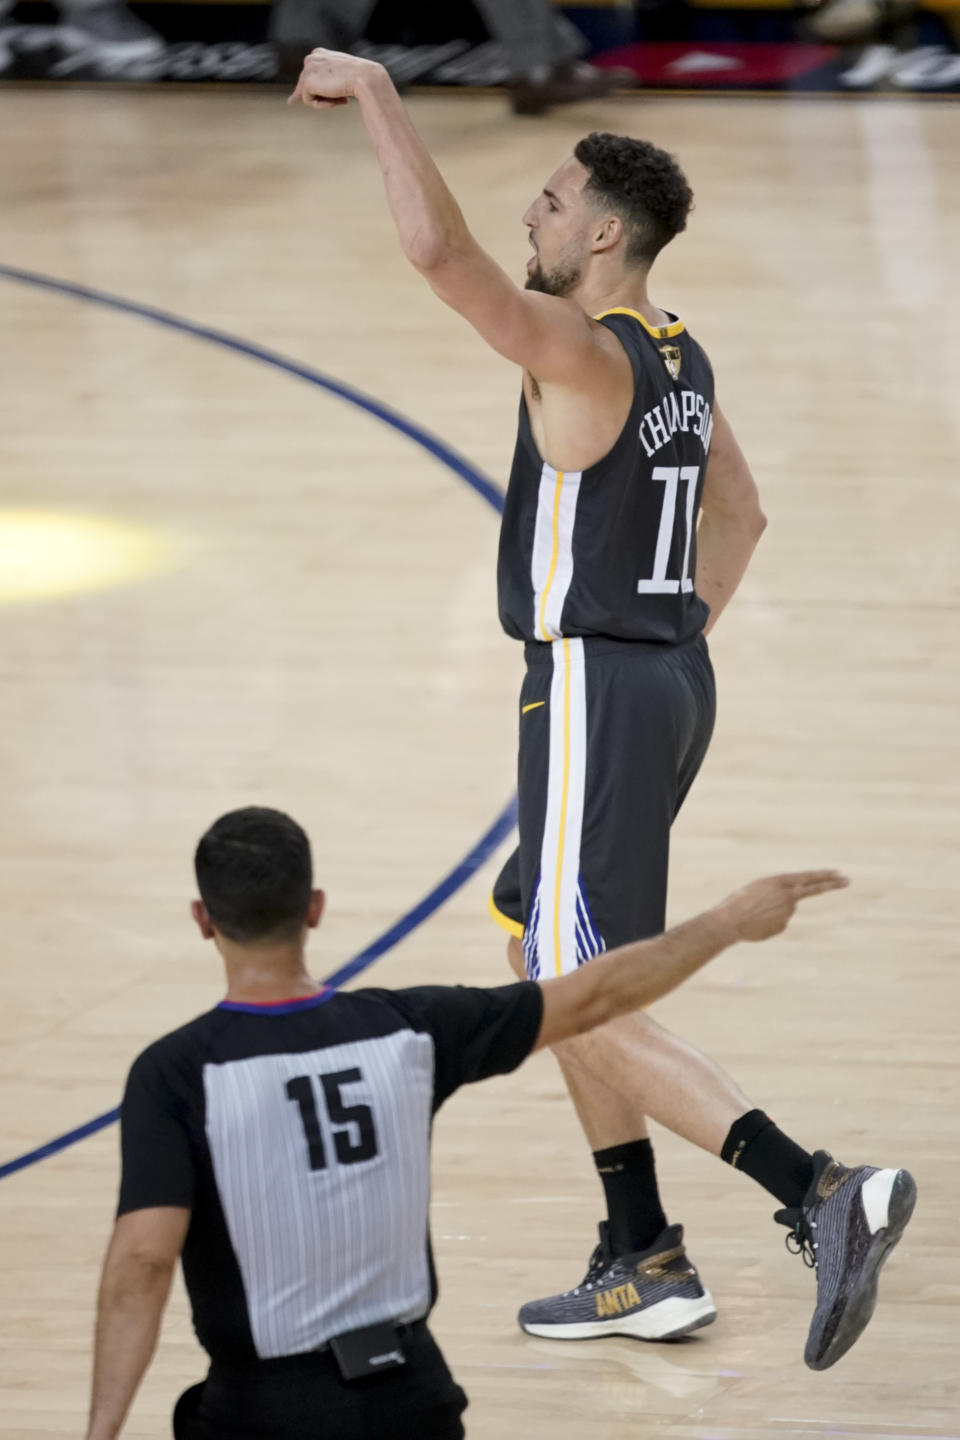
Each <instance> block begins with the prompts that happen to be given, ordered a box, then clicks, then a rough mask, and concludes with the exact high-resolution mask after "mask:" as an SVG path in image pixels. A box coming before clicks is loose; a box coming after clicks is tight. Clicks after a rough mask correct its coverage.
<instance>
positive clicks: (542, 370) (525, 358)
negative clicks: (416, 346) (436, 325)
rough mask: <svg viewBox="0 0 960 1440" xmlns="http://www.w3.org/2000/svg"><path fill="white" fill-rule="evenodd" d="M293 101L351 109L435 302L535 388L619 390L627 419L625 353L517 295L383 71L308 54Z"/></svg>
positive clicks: (348, 59)
mask: <svg viewBox="0 0 960 1440" xmlns="http://www.w3.org/2000/svg"><path fill="white" fill-rule="evenodd" d="M290 99H291V101H303V103H304V104H306V105H308V106H310V107H311V108H313V109H320V110H322V109H330V108H332V107H333V106H337V105H342V104H345V103H346V102H347V100H349V99H355V100H357V102H358V103H359V105H360V111H361V114H362V116H363V121H364V124H365V126H366V129H367V133H368V134H369V136H370V140H371V143H372V145H373V150H374V154H375V155H376V158H377V162H378V164H379V166H380V169H381V172H382V174H383V181H384V185H385V187H386V192H387V201H388V203H389V206H390V210H391V212H392V214H393V218H394V221H395V223H396V226H397V231H398V234H399V237H400V243H401V246H402V247H403V251H404V254H405V255H406V256H407V259H408V260H409V261H410V262H411V264H412V265H414V266H415V268H416V269H417V270H418V271H419V272H420V273H421V274H422V275H423V276H424V278H425V279H426V280H427V281H428V283H429V284H430V286H431V287H432V289H433V290H434V291H435V292H436V294H437V295H438V296H439V297H440V299H441V300H443V301H444V302H445V303H446V304H447V305H449V306H450V307H451V308H452V309H454V310H456V311H457V312H458V313H459V314H461V315H462V316H463V317H464V319H466V320H467V321H469V323H470V324H471V325H472V326H473V328H474V329H475V330H476V331H477V332H478V334H480V335H481V336H482V337H483V339H484V340H486V342H487V343H488V344H489V345H490V346H491V347H492V348H493V349H494V350H496V351H497V353H498V354H500V355H503V356H504V357H505V358H506V359H508V360H511V361H513V362H514V364H516V365H519V366H521V367H522V368H523V369H524V370H526V371H528V372H529V374H530V375H532V376H533V377H535V379H536V381H537V384H538V386H542V385H556V386H559V387H562V388H565V389H574V390H576V391H577V392H578V393H581V392H582V393H585V394H588V395H589V396H591V397H594V396H595V397H606V396H608V395H609V393H610V388H611V386H612V387H613V388H614V390H615V391H620V390H622V392H623V396H622V400H623V416H622V417H621V419H622V418H625V415H626V410H627V409H628V408H629V402H628V396H629V392H630V386H631V374H630V365H629V361H628V360H627V357H626V355H625V354H624V351H623V347H622V346H621V345H620V344H619V342H618V341H617V339H616V338H615V337H614V336H613V335H611V334H610V333H609V331H608V330H606V329H605V328H604V327H603V326H602V325H598V324H596V323H595V322H594V321H593V320H592V319H591V318H590V317H589V316H588V315H587V314H586V313H585V312H584V310H583V309H582V308H581V307H580V306H579V305H578V304H576V303H574V302H573V301H572V300H566V299H560V298H558V297H556V296H554V295H544V294H539V293H536V292H533V291H527V290H522V289H520V288H519V287H518V286H517V285H515V284H514V282H513V281H512V280H511V279H510V277H509V276H508V275H507V274H506V273H505V271H504V270H502V269H501V267H500V266H499V265H498V264H497V263H496V261H495V260H494V259H493V258H492V257H491V256H490V255H488V254H487V253H486V251H485V250H484V249H483V248H482V246H480V245H479V244H478V243H477V241H476V240H475V238H474V237H473V235H472V234H471V232H470V229H469V227H468V226H467V223H466V221H465V219H464V217H463V213H462V211H461V210H460V207H459V205H458V204H457V202H456V200H455V198H454V196H453V195H452V194H451V192H450V190H449V188H448V187H447V185H446V183H445V181H444V179H443V176H442V175H441V174H440V171H439V169H438V168H437V166H436V164H435V163H434V161H433V158H432V157H431V155H430V153H429V151H428V150H427V148H426V146H425V145H424V143H423V141H422V140H421V139H420V136H419V135H418V134H417V132H416V130H415V129H414V126H413V123H412V121H411V120H410V117H409V115H408V114H407V111H406V108H405V106H404V104H403V102H402V100H401V99H400V97H399V95H398V94H397V92H396V89H395V87H394V84H393V81H392V80H391V79H390V76H389V75H388V73H387V71H386V70H385V69H384V67H383V66H382V65H378V64H376V63H374V62H372V61H368V60H360V59H358V58H357V57H355V56H352V55H343V54H340V53H339V52H337V51H331V50H314V51H312V52H311V54H310V55H308V56H307V58H306V60H305V62H304V66H303V71H302V74H301V76H300V79H299V82H298V84H297V88H296V90H295V91H294V92H293V94H292V95H291V97H290ZM610 223H613V224H614V225H615V224H617V223H619V222H616V221H613V222H610ZM600 243H603V240H602V238H601V241H600ZM601 453H602V452H601Z"/></svg>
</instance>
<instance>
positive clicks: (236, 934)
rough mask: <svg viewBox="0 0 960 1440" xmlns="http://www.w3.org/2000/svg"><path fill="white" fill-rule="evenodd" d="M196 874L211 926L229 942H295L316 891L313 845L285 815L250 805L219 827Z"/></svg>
mask: <svg viewBox="0 0 960 1440" xmlns="http://www.w3.org/2000/svg"><path fill="white" fill-rule="evenodd" d="M194 868H195V870H196V874H197V884H198V886H199V887H200V898H201V900H202V901H203V903H204V905H205V907H206V910H207V914H208V915H209V916H210V922H211V924H212V925H213V926H214V928H215V929H216V930H219V931H220V933H221V934H222V935H225V936H226V937H227V939H228V940H234V941H236V942H238V943H239V944H250V943H252V942H254V941H257V940H266V939H276V940H286V939H293V938H294V937H295V936H296V935H297V934H299V932H300V929H301V927H302V926H303V925H304V924H305V923H306V919H307V910H308V908H309V905H310V896H311V893H312V887H313V864H312V861H311V858H310V841H309V840H308V839H307V837H306V834H305V832H304V831H303V830H302V829H301V828H300V826H299V825H298V824H297V822H296V820H291V818H290V816H289V815H284V814H283V812H282V811H281V810H268V809H265V808H263V807H261V806H257V805H249V806H247V808H246V809H244V810H231V811H230V813H229V814H227V815H221V816H220V819H219V820H216V821H214V823H213V824H212V825H211V826H210V829H209V830H208V831H207V833H206V834H205V835H204V836H203V838H202V839H201V841H200V844H199V845H198V846H197V853H196V855H195V856H194Z"/></svg>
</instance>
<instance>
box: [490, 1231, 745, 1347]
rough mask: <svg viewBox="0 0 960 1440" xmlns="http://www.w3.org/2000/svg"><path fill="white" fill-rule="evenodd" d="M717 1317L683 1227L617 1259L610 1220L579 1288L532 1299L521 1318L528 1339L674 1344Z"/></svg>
mask: <svg viewBox="0 0 960 1440" xmlns="http://www.w3.org/2000/svg"><path fill="white" fill-rule="evenodd" d="M716 1318H717V1311H716V1306H715V1305H714V1303H713V1300H712V1298H711V1296H710V1292H709V1291H708V1290H705V1289H704V1287H703V1286H702V1285H701V1283H700V1277H699V1275H698V1274H697V1272H696V1270H695V1268H694V1267H693V1265H691V1264H690V1261H689V1260H688V1259H687V1255H686V1251H685V1250H684V1248H683V1228H682V1226H680V1225H670V1226H668V1227H667V1229H666V1230H664V1231H663V1233H662V1234H660V1235H658V1236H657V1238H656V1240H655V1241H654V1242H653V1244H652V1245H651V1246H650V1247H649V1249H647V1250H642V1251H639V1252H638V1253H637V1254H635V1255H617V1256H614V1255H613V1253H612V1251H611V1249H610V1240H609V1234H608V1229H607V1222H606V1221H604V1222H603V1223H602V1224H601V1226H600V1244H599V1245H598V1246H597V1248H596V1250H594V1252H593V1255H592V1256H591V1259H590V1265H589V1267H588V1269H587V1273H586V1275H585V1277H584V1279H583V1280H582V1281H581V1283H580V1284H579V1285H578V1286H577V1288H576V1289H575V1290H567V1291H565V1293H564V1294H562V1295H551V1296H549V1297H548V1298H547V1299H546V1300H531V1302H530V1303H529V1305H524V1306H523V1308H522V1310H521V1311H520V1314H519V1315H518V1316H517V1319H518V1320H519V1322H520V1328H521V1329H522V1330H526V1332H527V1334H528V1335H543V1336H545V1337H546V1338H547V1339H550V1340H591V1339H594V1338H596V1337H597V1336H599V1335H632V1336H634V1337H635V1338H636V1339H638V1340H673V1339H675V1338H676V1337H677V1336H678V1335H686V1334H688V1333H689V1332H690V1331H691V1330H699V1329H700V1327H701V1326H702V1325H710V1324H711V1323H712V1322H713V1321H714V1320H716Z"/></svg>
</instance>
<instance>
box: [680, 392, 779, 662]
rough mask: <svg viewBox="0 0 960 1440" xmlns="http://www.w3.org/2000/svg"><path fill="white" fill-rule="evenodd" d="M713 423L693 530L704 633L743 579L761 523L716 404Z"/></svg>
mask: <svg viewBox="0 0 960 1440" xmlns="http://www.w3.org/2000/svg"><path fill="white" fill-rule="evenodd" d="M713 422H714V423H713V438H712V440H711V444H710V459H709V461H708V462H707V473H706V476H705V479H704V485H703V497H702V499H701V502H700V524H699V526H698V527H697V573H696V591H697V594H698V595H699V596H700V597H701V599H703V600H705V601H706V603H707V604H708V605H709V606H710V618H709V620H708V621H707V623H706V625H705V626H704V633H705V634H709V632H710V631H711V630H712V628H713V626H714V625H716V623H717V620H718V619H719V617H720V615H721V613H722V611H723V609H724V607H725V606H726V605H727V604H728V603H729V601H730V599H731V598H732V596H733V594H734V592H735V591H736V589H737V586H738V585H739V584H740V581H741V580H742V579H743V576H744V573H745V571H746V568H747V566H748V564H749V563H750V557H751V555H752V554H753V552H754V550H755V549H756V547H757V543H758V541H759V539H760V536H761V535H762V534H763V532H764V530H765V529H766V525H767V519H766V516H765V515H764V513H763V510H762V509H761V506H760V495H759V493H758V491H757V486H756V481H755V480H754V478H753V476H752V474H751V473H750V466H749V465H748V464H747V461H746V457H745V456H744V453H743V451H742V450H741V449H740V446H739V445H738V444H737V440H736V436H735V435H734V433H733V431H732V430H731V429H730V425H729V423H728V421H727V419H726V416H725V415H724V414H723V412H722V411H721V409H720V407H719V405H717V403H716V401H714V406H713Z"/></svg>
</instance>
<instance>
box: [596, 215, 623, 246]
mask: <svg viewBox="0 0 960 1440" xmlns="http://www.w3.org/2000/svg"><path fill="white" fill-rule="evenodd" d="M622 237H623V221H622V220H621V219H620V216H619V215H605V216H604V217H603V219H602V220H600V221H599V222H598V223H597V225H596V226H595V228H594V231H593V237H592V240H591V249H592V250H593V252H594V254H595V255H598V254H601V253H603V252H604V251H606V250H612V249H613V247H614V245H616V244H617V242H618V240H620V239H622Z"/></svg>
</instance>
